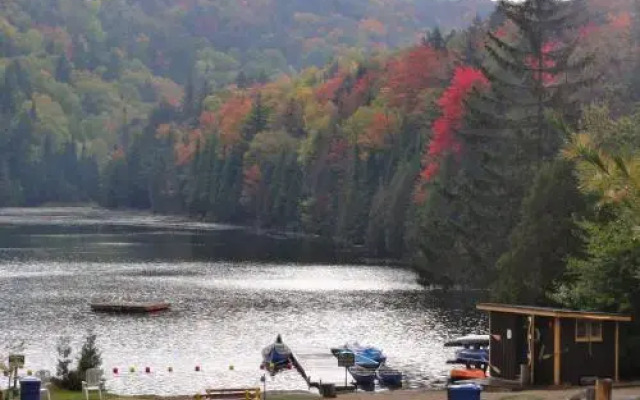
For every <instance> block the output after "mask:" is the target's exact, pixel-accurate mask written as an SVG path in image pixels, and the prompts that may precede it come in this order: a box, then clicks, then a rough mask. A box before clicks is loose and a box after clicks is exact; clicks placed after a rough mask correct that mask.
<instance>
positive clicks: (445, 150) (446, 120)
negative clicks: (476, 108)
mask: <svg viewBox="0 0 640 400" xmlns="http://www.w3.org/2000/svg"><path fill="white" fill-rule="evenodd" d="M488 84H489V81H488V80H487V78H486V77H485V76H484V75H483V74H482V72H480V71H479V70H477V69H475V68H472V67H466V66H462V67H457V68H456V70H455V72H454V75H453V80H452V81H451V84H450V85H449V87H448V88H447V90H445V92H444V93H443V94H442V96H441V97H440V99H438V106H440V109H441V110H442V115H441V116H440V117H439V118H438V119H437V120H435V121H434V123H433V126H432V130H433V138H432V139H431V142H430V143H429V145H428V148H427V151H426V154H425V157H424V161H423V165H424V168H423V170H422V172H421V174H420V177H421V183H426V182H430V181H432V180H433V178H434V177H435V176H436V175H437V173H438V172H439V170H440V162H441V160H442V157H443V156H445V155H447V154H459V153H460V150H461V145H460V142H459V141H458V140H457V138H456V137H455V133H456V131H457V130H459V129H460V127H461V125H462V118H463V117H464V113H465V111H466V110H465V106H464V101H465V99H466V98H467V97H468V96H469V94H470V93H471V91H472V90H473V88H475V87H477V86H486V85H488Z"/></svg>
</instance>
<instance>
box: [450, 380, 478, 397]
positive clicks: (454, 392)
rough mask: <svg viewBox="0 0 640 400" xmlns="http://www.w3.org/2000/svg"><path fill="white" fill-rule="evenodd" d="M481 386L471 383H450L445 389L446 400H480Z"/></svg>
mask: <svg viewBox="0 0 640 400" xmlns="http://www.w3.org/2000/svg"><path fill="white" fill-rule="evenodd" d="M480 392H482V387H480V386H479V385H474V384H471V383H468V384H465V385H451V386H449V388H448V389H447V399H448V400H480Z"/></svg>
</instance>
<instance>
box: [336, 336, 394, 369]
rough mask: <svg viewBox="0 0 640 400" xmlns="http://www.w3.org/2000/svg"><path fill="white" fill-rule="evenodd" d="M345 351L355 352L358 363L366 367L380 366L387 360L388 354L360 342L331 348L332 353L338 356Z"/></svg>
mask: <svg viewBox="0 0 640 400" xmlns="http://www.w3.org/2000/svg"><path fill="white" fill-rule="evenodd" d="M343 351H350V352H352V353H354V354H355V359H356V365H360V366H362V367H365V368H378V367H379V366H380V364H382V363H384V362H385V361H386V360H387V356H386V355H385V354H384V353H383V352H382V350H380V349H378V348H377V347H374V346H361V345H359V344H358V343H355V342H354V343H347V344H345V345H344V346H341V347H333V348H331V353H332V354H333V355H334V356H336V357H338V354H340V353H341V352H343Z"/></svg>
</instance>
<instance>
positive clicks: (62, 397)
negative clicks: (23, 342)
mask: <svg viewBox="0 0 640 400" xmlns="http://www.w3.org/2000/svg"><path fill="white" fill-rule="evenodd" d="M49 391H50V393H51V400H85V397H84V393H82V392H81V391H79V392H75V391H71V390H66V389H60V388H58V387H55V386H53V385H52V386H50V387H49ZM194 395H195V393H194ZM319 397H320V396H318V395H317V394H314V393H305V392H302V391H301V392H286V391H282V392H280V391H274V392H269V391H267V400H317V399H318V398H319ZM42 398H43V399H45V397H44V396H43V397H42ZM162 398H163V397H162V396H123V395H117V394H114V393H108V392H102V399H103V400H118V399H125V400H159V399H162ZM178 398H185V399H186V398H193V396H189V395H185V396H170V399H171V400H176V399H178ZM4 399H5V400H6V399H7V396H6V393H5V397H4ZM19 399H20V396H19V395H18V396H17V397H14V400H19ZM89 399H90V400H98V399H99V397H98V393H96V392H90V394H89ZM167 399H169V397H168V398H167ZM510 400H538V399H510Z"/></svg>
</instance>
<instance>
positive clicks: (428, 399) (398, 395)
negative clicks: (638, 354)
mask: <svg viewBox="0 0 640 400" xmlns="http://www.w3.org/2000/svg"><path fill="white" fill-rule="evenodd" d="M583 390H584V388H574V389H562V390H531V391H523V392H483V393H482V400H568V399H569V398H570V397H571V396H573V395H575V394H577V393H579V392H581V391H583ZM338 398H339V399H340V400H446V399H447V392H446V391H443V390H430V391H429V390H396V391H393V392H378V393H367V392H358V393H349V394H344V395H340V396H339V397H338ZM631 399H638V400H640V387H633V388H616V389H614V390H613V400H631Z"/></svg>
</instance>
